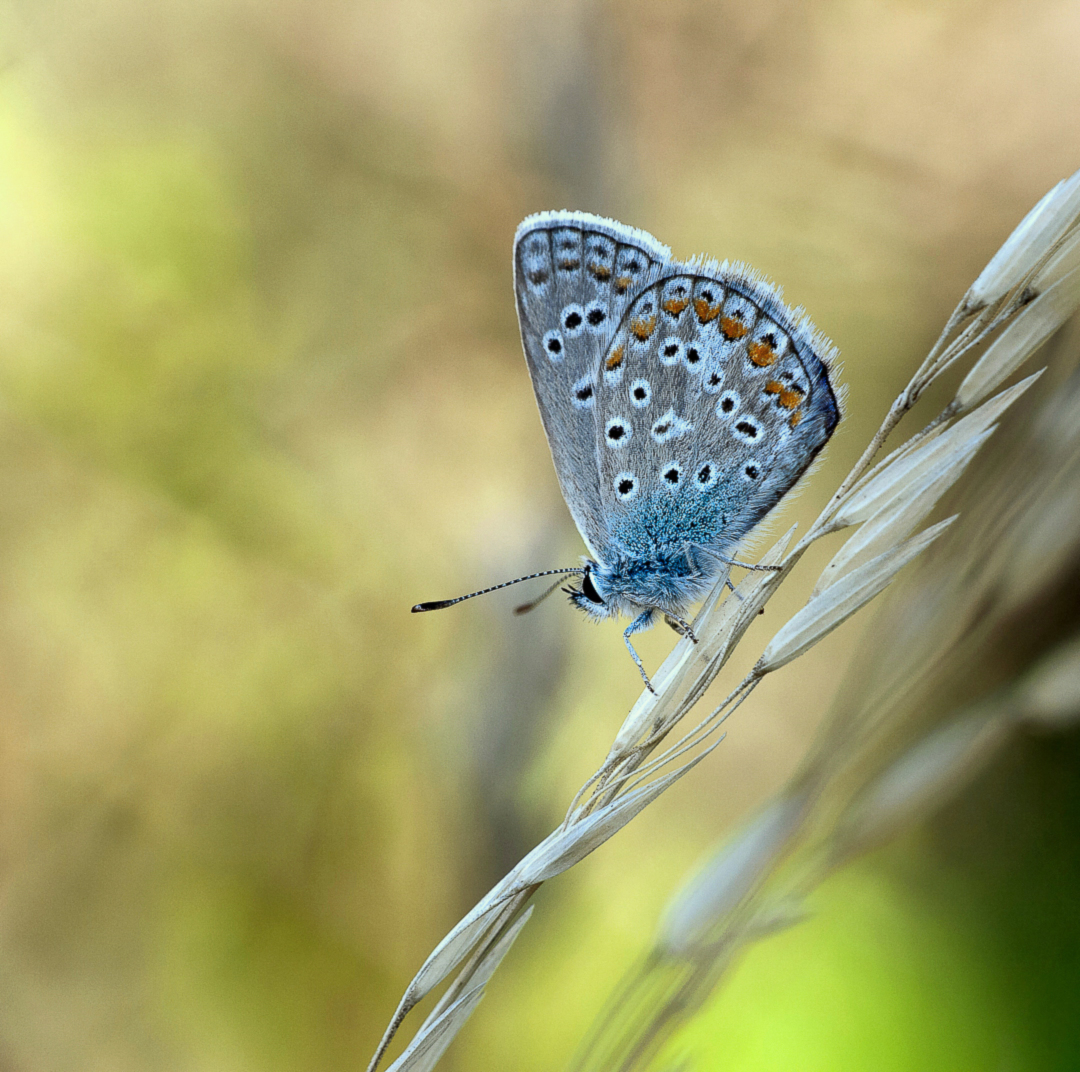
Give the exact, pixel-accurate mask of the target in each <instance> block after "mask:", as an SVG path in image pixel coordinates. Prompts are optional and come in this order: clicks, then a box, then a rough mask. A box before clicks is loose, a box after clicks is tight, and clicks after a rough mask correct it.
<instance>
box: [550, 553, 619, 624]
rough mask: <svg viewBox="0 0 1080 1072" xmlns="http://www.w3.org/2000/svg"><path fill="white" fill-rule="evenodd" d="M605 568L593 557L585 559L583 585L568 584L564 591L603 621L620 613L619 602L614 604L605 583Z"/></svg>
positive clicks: (571, 599)
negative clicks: (576, 586)
mask: <svg viewBox="0 0 1080 1072" xmlns="http://www.w3.org/2000/svg"><path fill="white" fill-rule="evenodd" d="M604 573H605V571H604V569H603V568H602V567H601V566H599V565H598V564H597V563H595V562H593V560H592V559H591V558H587V559H585V568H584V570H583V571H582V573H581V587H580V588H575V587H574V586H573V585H568V586H567V587H566V588H564V589H563V591H564V592H565V593H566V594H567V595H568V596H569V597H570V602H571V603H573V604H574V606H575V607H578V608H580V609H581V610H583V611H584V612H585V613H586V614H587V615H588V616H589V617H590V618H592V619H593V620H594V621H603V619H604V618H610V617H612V616H613V615H615V614H618V613H619V610H620V608H619V606H618V605H617V603H615V604H613V601H612V600H611V599H610V594H609V592H608V586H607V585H606V584H605V576H604Z"/></svg>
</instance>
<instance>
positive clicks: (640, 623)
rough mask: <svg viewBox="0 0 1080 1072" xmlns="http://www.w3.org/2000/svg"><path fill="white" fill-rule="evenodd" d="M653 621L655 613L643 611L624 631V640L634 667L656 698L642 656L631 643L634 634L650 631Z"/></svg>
mask: <svg viewBox="0 0 1080 1072" xmlns="http://www.w3.org/2000/svg"><path fill="white" fill-rule="evenodd" d="M652 619H653V612H652V610H651V609H650V610H644V611H642V612H641V613H640V614H639V615H638V616H637V617H636V618H635V619H634V620H633V621H632V622H631V623H630V624H629V625H628V626H627V627H626V629H625V630H624V632H623V640H625V641H626V647H627V650H628V651H629V652H630V658H631V659H633V660H634V665H635V666H637V668H638V669H639V670H640V671H641V680H642V681H644V682H645V688H647V689H648V690H649V692H651V693H652V694H653V695H654V696H655V695H656V689H654V688H653V687H652V682H651V681H650V680H649V675H648V674H646V673H645V667H644V666H643V665H642V662H641V656H640V655H638V653H637V652H636V651H634V645H633V644H631V643H630V637H631V636H633V634H634V633H640V632H641V631H642V630H643V629H648V628H649V627H650V626H651V625H652Z"/></svg>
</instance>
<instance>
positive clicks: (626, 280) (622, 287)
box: [615, 275, 633, 294]
mask: <svg viewBox="0 0 1080 1072" xmlns="http://www.w3.org/2000/svg"><path fill="white" fill-rule="evenodd" d="M632 282H633V279H632V278H631V277H630V276H628V275H621V276H619V278H618V279H616V280H615V289H616V290H617V291H618V292H619V293H620V294H625V293H626V291H627V289H628V288H629V286H630V284H631V283H632Z"/></svg>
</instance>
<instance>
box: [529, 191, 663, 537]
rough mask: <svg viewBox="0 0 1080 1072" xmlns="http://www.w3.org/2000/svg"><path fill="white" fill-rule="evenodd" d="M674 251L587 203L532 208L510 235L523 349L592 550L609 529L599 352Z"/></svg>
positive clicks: (555, 455)
mask: <svg viewBox="0 0 1080 1072" xmlns="http://www.w3.org/2000/svg"><path fill="white" fill-rule="evenodd" d="M669 259H670V250H668V249H667V247H666V246H662V245H661V244H660V243H659V242H657V241H656V240H655V239H654V238H653V237H652V236H651V235H648V234H646V233H645V232H644V231H638V230H635V229H633V228H630V227H624V226H623V225H622V224H620V223H616V222H615V221H614V220H605V219H602V218H601V217H598V216H592V215H589V214H587V213H582V212H545V213H541V214H539V215H536V216H530V217H528V218H527V219H526V220H525V221H524V222H523V223H522V224H521V226H520V227H519V228H518V230H517V235H516V237H515V239H514V292H515V295H516V297H517V310H518V322H519V324H520V326H521V340H522V344H523V346H524V349H525V358H526V360H527V361H528V364H529V374H530V375H531V377H532V382H533V389H534V391H535V392H536V403H537V406H538V407H539V409H540V416H541V418H542V420H543V422H544V431H545V432H546V433H547V439H548V446H549V447H550V448H551V456H552V459H553V460H554V463H555V472H556V474H557V475H558V478H559V484H560V486H561V488H562V492H563V497H564V498H565V499H566V503H567V506H569V508H570V513H571V515H572V516H573V518H574V522H575V524H576V525H577V527H578V531H579V532H580V533H581V535H582V538H583V539H584V540H585V542H586V544H587V545H588V546H589V549H590V551H592V552H593V553H594V554H599V553H600V549H602V548H604V547H605V546H607V544H608V542H609V539H610V537H609V536H608V528H607V525H606V524H605V518H604V510H603V506H602V503H601V496H600V486H599V475H598V472H597V466H596V430H595V423H596V392H597V386H598V380H599V368H600V361H601V358H602V356H603V354H604V353H605V351H606V350H607V349H608V348H609V346H610V342H611V338H612V335H613V333H614V331H615V328H616V326H617V325H618V324H619V322H620V320H621V319H622V318H623V315H624V313H625V312H626V309H627V306H628V305H629V303H630V300H631V298H632V297H633V295H635V294H638V293H640V292H641V291H642V289H643V288H647V287H648V286H649V285H650V284H651V283H652V282H653V281H654V280H655V279H657V278H658V277H659V275H660V273H661V271H662V268H663V265H664V264H666V263H667V262H668V261H669Z"/></svg>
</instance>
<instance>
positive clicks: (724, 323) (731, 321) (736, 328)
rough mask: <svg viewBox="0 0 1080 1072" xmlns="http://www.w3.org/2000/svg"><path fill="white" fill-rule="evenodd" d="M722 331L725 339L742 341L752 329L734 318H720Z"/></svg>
mask: <svg viewBox="0 0 1080 1072" xmlns="http://www.w3.org/2000/svg"><path fill="white" fill-rule="evenodd" d="M720 330H721V331H722V332H723V333H724V338H725V339H741V338H742V337H743V336H744V335H745V334H747V332H749V330H750V329H749V328H748V327H747V326H746V325H745V324H744V323H743V322H742V321H741V320H736V319H735V317H733V316H722V317H720Z"/></svg>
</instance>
